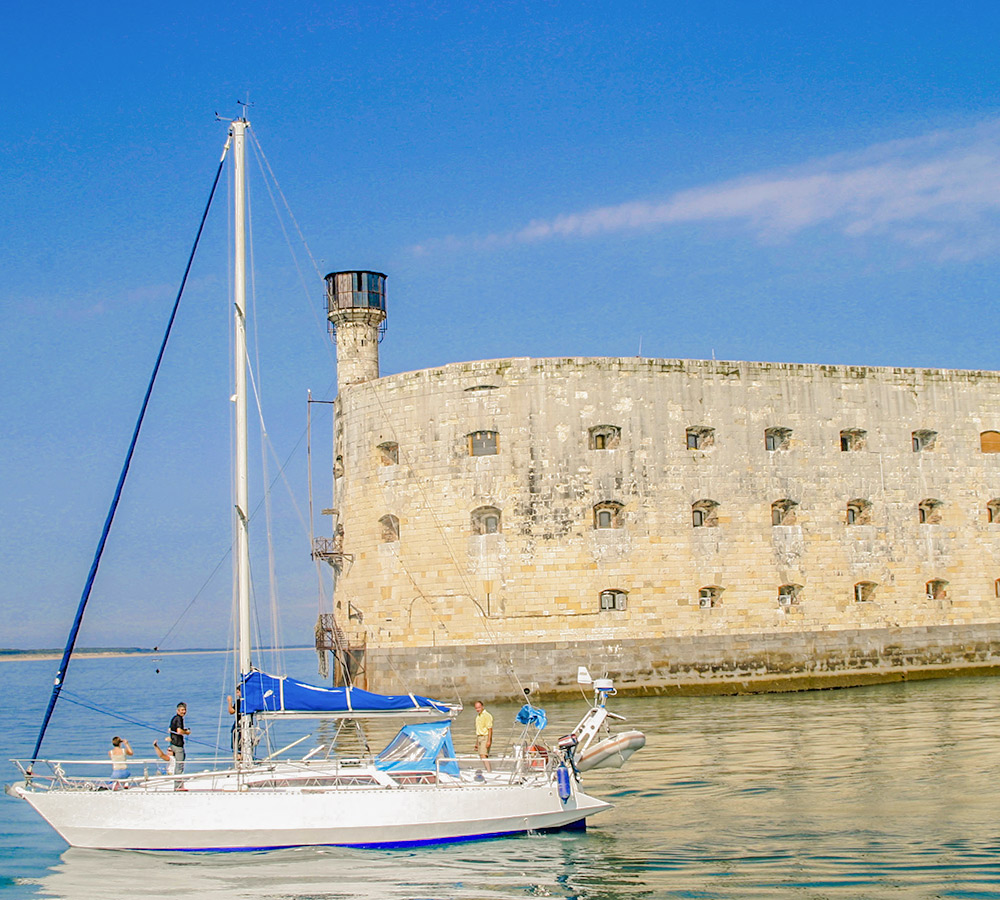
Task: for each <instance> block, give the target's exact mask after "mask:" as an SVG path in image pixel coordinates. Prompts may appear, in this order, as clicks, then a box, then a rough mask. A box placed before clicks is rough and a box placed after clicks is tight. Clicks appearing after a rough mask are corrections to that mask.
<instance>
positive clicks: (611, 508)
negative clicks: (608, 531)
mask: <svg viewBox="0 0 1000 900" xmlns="http://www.w3.org/2000/svg"><path fill="white" fill-rule="evenodd" d="M621 527H622V505H621V504H620V503H614V502H611V501H607V502H604V503H598V504H597V505H596V506H595V507H594V528H602V529H603V528H621Z"/></svg>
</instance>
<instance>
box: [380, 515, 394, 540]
mask: <svg viewBox="0 0 1000 900" xmlns="http://www.w3.org/2000/svg"><path fill="white" fill-rule="evenodd" d="M378 523H379V525H381V526H382V542H383V543H385V544H388V543H391V542H392V541H398V540H399V519H397V518H396V517H395V516H391V515H389V516H382V518H381V519H379V520H378Z"/></svg>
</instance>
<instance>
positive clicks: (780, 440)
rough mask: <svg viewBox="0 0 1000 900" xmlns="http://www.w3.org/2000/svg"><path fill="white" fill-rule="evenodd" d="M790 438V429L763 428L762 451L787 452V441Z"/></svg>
mask: <svg viewBox="0 0 1000 900" xmlns="http://www.w3.org/2000/svg"><path fill="white" fill-rule="evenodd" d="M791 438H792V429H791V428H781V427H777V426H776V427H774V428H765V429H764V449H765V450H768V451H773V450H787V449H788V444H789V441H790V440H791Z"/></svg>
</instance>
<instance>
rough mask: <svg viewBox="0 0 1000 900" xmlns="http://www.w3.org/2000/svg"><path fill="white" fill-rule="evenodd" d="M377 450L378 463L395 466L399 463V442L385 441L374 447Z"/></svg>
mask: <svg viewBox="0 0 1000 900" xmlns="http://www.w3.org/2000/svg"><path fill="white" fill-rule="evenodd" d="M375 449H376V450H377V451H378V461H379V465H382V466H395V465H398V464H399V444H397V443H395V442H393V441H386V442H385V443H384V444H379V445H378V447H376V448H375Z"/></svg>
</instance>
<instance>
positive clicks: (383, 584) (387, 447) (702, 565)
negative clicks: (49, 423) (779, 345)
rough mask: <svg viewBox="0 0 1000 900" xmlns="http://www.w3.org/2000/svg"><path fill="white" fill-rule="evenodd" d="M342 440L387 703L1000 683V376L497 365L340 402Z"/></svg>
mask: <svg viewBox="0 0 1000 900" xmlns="http://www.w3.org/2000/svg"><path fill="white" fill-rule="evenodd" d="M336 421H337V426H336V447H335V454H336V456H337V458H338V461H337V466H336V471H337V473H338V477H337V478H336V479H335V481H336V497H337V501H336V507H337V525H338V526H339V527H342V528H343V551H344V554H345V556H344V564H343V567H342V570H341V573H340V577H339V579H338V585H337V591H336V596H335V602H336V605H337V611H338V619H339V621H340V623H341V624H342V625H343V626H345V627H346V628H347V630H348V631H349V632H350V633H351V634H353V638H352V640H353V641H354V642H358V641H359V640H362V639H363V640H364V642H365V659H366V665H365V670H366V674H367V678H368V683H369V686H370V687H373V688H375V689H386V688H388V687H391V686H392V685H393V682H394V675H393V671H394V667H395V668H398V667H401V666H403V665H405V666H407V667H410V666H413V665H417V666H418V668H419V669H420V670H427V669H428V668H431V669H434V670H436V671H438V672H439V673H443V675H441V676H434V675H433V674H432V673H431V672H430V671H421V675H420V682H421V684H422V685H433V684H440V685H442V686H445V685H447V684H452V685H455V686H460V687H461V689H462V690H469V691H474V692H476V693H480V694H483V695H484V696H486V697H488V696H490V695H491V693H492V692H494V691H495V692H497V693H509V685H508V684H507V683H506V679H504V678H503V677H502V676H503V674H504V673H505V672H506V671H507V670H508V669H510V668H511V666H513V667H514V668H516V670H517V672H518V674H519V675H520V677H521V679H522V680H523V681H524V683H526V684H527V683H535V684H537V686H538V688H539V690H541V691H542V692H547V691H558V690H560V689H562V686H563V685H564V684H565V678H566V677H567V676H568V677H570V678H573V677H575V672H576V666H577V665H580V664H586V665H589V666H591V667H592V671H593V672H594V673H595V674H598V673H603V672H604V671H614V672H617V673H619V675H620V676H621V678H624V679H625V680H627V682H628V684H630V685H631V686H632V687H633V688H634V689H636V690H668V689H669V690H674V689H680V688H682V687H683V686H684V685H688V686H689V687H690V688H691V689H703V688H704V685H705V684H706V683H712V684H717V685H719V686H721V687H722V688H725V686H726V685H728V686H729V688H730V689H736V687H737V686H738V684H739V683H743V682H745V683H746V684H752V683H760V684H764V683H767V684H769V685H773V684H775V683H780V682H782V681H785V682H786V683H787V685H788V686H803V684H806V686H810V685H809V684H808V683H805V682H802V678H803V677H807V676H808V677H813V676H816V677H821V680H822V678H827V677H830V678H833V677H834V676H836V678H841V679H844V678H846V679H847V682H848V683H851V682H850V679H851V677H852V675H851V673H867V674H866V675H865V678H870V677H872V675H873V673H874V674H875V675H878V674H879V673H883V672H884V673H887V674H886V677H897V676H898V674H899V672H900V671H906V672H911V673H912V672H916V671H918V670H926V672H927V673H928V674H931V673H933V672H934V671H936V670H941V669H942V668H945V669H947V668H952V667H956V666H966V665H975V666H986V667H989V666H992V665H994V664H995V663H998V662H1000V657H998V654H1000V649H998V648H1000V599H998V593H1000V586H998V579H1000V505H994V506H991V503H992V502H993V501H995V500H998V499H1000V452H995V451H996V450H1000V435H995V434H994V432H997V431H1000V373H995V372H968V371H947V370H924V369H893V368H871V367H852V366H820V365H790V364H767V363H751V362H736V363H730V362H717V361H690V360H651V359H638V358H628V359H604V358H601V359H595V358H571V359H506V360H491V361H482V362H474V363H455V364H452V365H448V366H444V367H442V368H436V369H426V370H422V371H418V372H409V373H403V374H399V375H392V376H388V377H383V378H379V379H375V380H370V381H367V382H363V383H356V384H350V385H342V387H341V391H340V396H339V398H338V401H337V406H336ZM994 520H995V521H994ZM609 648H610V649H609ZM615 648H617V649H615ZM421 660H423V661H424V664H422V663H421ZM430 661H433V662H434V665H433V666H428V665H427V664H426V663H428V662H430ZM892 673H895V674H892ZM442 677H443V680H441V678H442ZM857 677H858V678H859V679H860V678H861V675H860V674H858V676H857ZM861 680H864V679H861ZM500 682H504V683H500ZM829 683H836V679H834V680H833V681H830V682H829ZM427 689H428V690H430V687H428V688H427Z"/></svg>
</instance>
